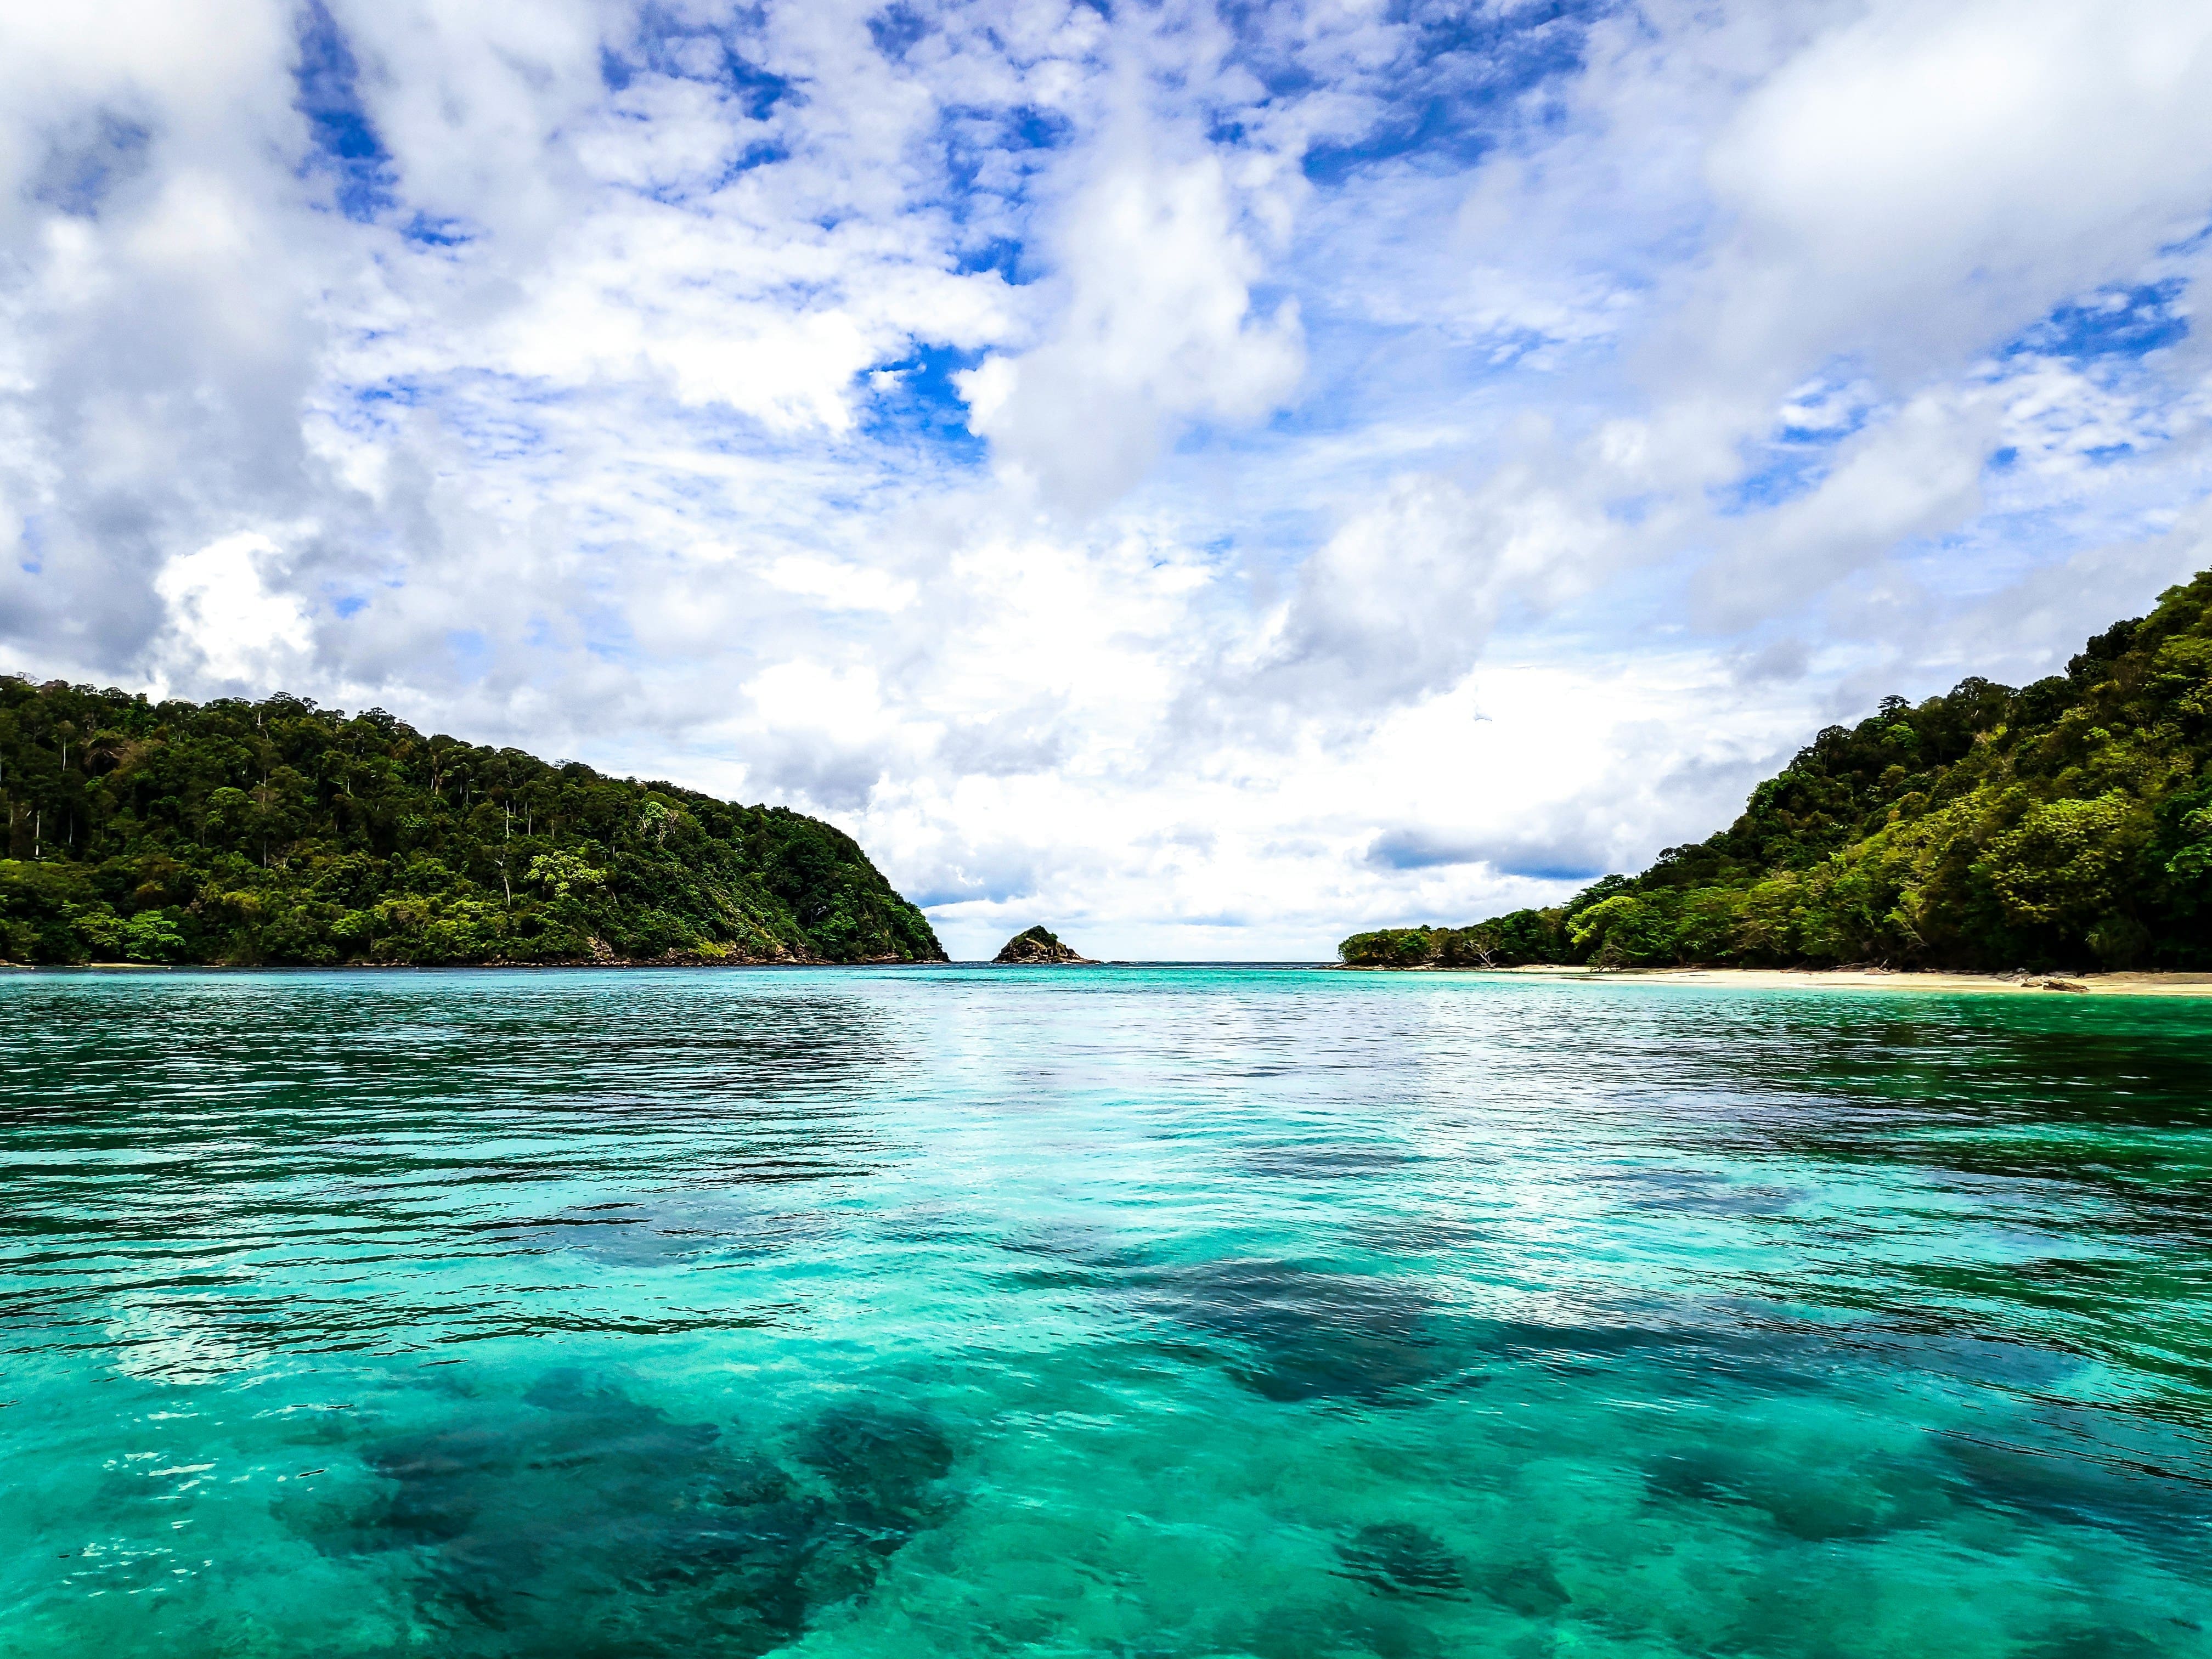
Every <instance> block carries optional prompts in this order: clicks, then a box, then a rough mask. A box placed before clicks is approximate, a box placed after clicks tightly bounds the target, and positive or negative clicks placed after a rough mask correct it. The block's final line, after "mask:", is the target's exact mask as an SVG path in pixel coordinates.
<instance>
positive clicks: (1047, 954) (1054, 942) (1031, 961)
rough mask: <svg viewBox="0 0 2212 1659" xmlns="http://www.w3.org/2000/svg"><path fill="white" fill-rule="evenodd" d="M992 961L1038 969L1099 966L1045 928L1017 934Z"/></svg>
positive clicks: (1034, 928) (1036, 928) (1031, 929)
mask: <svg viewBox="0 0 2212 1659" xmlns="http://www.w3.org/2000/svg"><path fill="white" fill-rule="evenodd" d="M991 960H992V961H993V962H994V963H1006V964H1008V965H1010V966H1013V967H1036V966H1039V965H1048V964H1051V963H1090V965H1091V966H1093V967H1096V966H1097V963H1092V962H1091V958H1090V957H1086V956H1084V955H1081V954H1080V953H1079V952H1078V951H1076V950H1074V948H1073V947H1072V946H1070V945H1062V944H1061V943H1060V939H1058V937H1057V936H1056V935H1054V933H1051V932H1050V931H1049V930H1048V929H1046V928H1043V927H1032V928H1030V930H1029V931H1028V932H1027V933H1017V934H1015V935H1014V936H1013V937H1012V939H1008V940H1007V941H1006V946H1005V948H1004V949H1002V950H1001V951H1000V952H999V954H998V955H997V956H995V957H992V958H991Z"/></svg>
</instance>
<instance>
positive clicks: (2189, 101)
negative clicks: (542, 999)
mask: <svg viewBox="0 0 2212 1659" xmlns="http://www.w3.org/2000/svg"><path fill="white" fill-rule="evenodd" d="M1453 10H1454V9H1453V8H1450V7H1444V8H1441V9H1438V8H1424V9H1414V10H1413V11H1411V12H1408V11H1407V10H1405V9H1397V8H1384V7H1376V6H1345V5H1339V4H1323V3H1318V0H1316V3H1304V0H1292V3H1287V4H1283V5H1275V6H1268V7H1261V8H1251V7H1230V6H1220V5H1217V4H1215V3H1212V0H1168V3H1164V4H1162V5H1158V6H1153V7H1146V8H1117V9H1110V10H1109V9H1102V8H1098V7H1096V6H1093V5H1091V4H1088V3H1078V0H978V3H964V4H962V5H958V6H951V5H938V4H934V3H930V0H916V3H913V4H908V5H902V6H900V7H896V8H893V9H888V10H886V9H884V8H882V7H880V6H879V5H877V4H874V3H872V0H865V3H864V0H807V3H799V0H769V3H765V4H762V5H746V6H736V5H731V4H723V3H720V0H686V3H684V4H682V5H678V6H659V5H655V6H646V5H642V4H635V3H629V0H611V3H604V4H602V3H586V0H550V3H548V4H541V5H533V6H527V7H525V6H520V5H515V4H510V3H504V0H482V3H475V4H471V5H466V6H459V7H456V6H451V5H447V6H431V5H428V4H425V3H421V0H401V3H394V4H380V5H375V6H371V5H368V4H366V3H363V0H320V3H311V4H307V5H301V4H298V3H295V0H243V3H237V4H227V5H222V6H215V5H211V4H205V3H200V0H173V3H165V4H161V5H152V4H142V3H137V0H112V3H109V4H106V5H103V6H100V7H98V8H94V9H90V10H87V9H83V8H78V9H69V8H54V7H48V8H45V9H37V8H17V9H15V11H14V12H12V13H10V14H9V15H8V16H7V17H6V18H5V19H4V20H0V234H4V236H5V240H6V246H7V247H8V249H9V258H8V259H7V260H6V261H5V262H4V263H0V553H4V556H3V557H0V665H4V666H12V667H16V668H20V669H22V670H24V671H30V672H33V673H35V674H39V675H41V676H43V675H46V674H49V673H60V674H66V675H68V676H70V678H92V679H98V680H101V681H103V682H118V683H124V684H140V685H145V686H148V687H149V688H150V687H161V688H163V689H167V690H173V691H176V692H179V693H183V694H187V695H210V694H216V693H234V692H239V691H247V690H273V689H276V688H277V687H279V686H282V687H283V688H284V689H288V690H294V691H295V692H299V693H301V694H304V695H309V696H316V697H318V698H319V699H320V700H321V701H323V702H335V703H342V704H344V705H345V706H348V707H359V706H362V705H364V704H367V703H369V702H381V703H383V704H385V705H386V706H387V707H390V708H394V709H396V710H398V711H400V712H402V713H404V714H408V715H409V716H410V718H414V719H416V720H421V721H422V722H424V723H426V724H428V725H429V726H434V727H435V728H437V729H443V730H448V731H454V732H465V733H467V734H469V735H471V736H475V737H478V738H484V739H487V740H495V741H506V742H519V743H526V744H532V745H534V746H536V747H538V749H540V750H542V751H544V752H548V753H564V754H566V753H577V754H583V755H585V756H586V757H589V758H592V759H593V760H595V761H598V762H600V763H605V764H609V765H611V766H613V767H614V768H615V769H617V770H618V771H622V772H636V773H640V774H650V775H670V776H676V777H680V778H683V779H684V780H686V781H691V782H695V783H696V784H699V785H700V786H702V787H710V788H715V789H719V790H722V791H725V792H729V793H744V794H746V795H747V796H749V797H752V798H759V797H762V796H766V797H769V798H772V799H788V800H790V801H792V802H793V803H794V804H797V805H802V806H805V807H808V808H810V809H811V810H817V811H826V812H829V813H830V814H832V815H833V816H835V817H837V818H838V819H839V821H840V822H842V823H845V824H846V825H847V826H848V828H851V829H854V831H855V832H856V833H858V834H860V836H861V837H862V839H863V840H864V842H866V844H867V845H868V846H869V848H871V849H872V851H873V852H874V853H875V854H877V855H878V857H879V859H880V860H882V861H883V862H884V865H885V866H886V868H887V869H888V870H889V871H890V873H891V874H892V875H893V877H894V878H895V879H897V880H900V881H902V882H905V883H907V884H909V886H911V887H912V888H914V889H915V890H917V891H920V892H921V893H923V894H924V895H925V896H927V897H929V898H930V899H931V901H932V902H933V904H935V905H936V906H937V907H938V908H937V911H936V914H937V915H938V917H939V921H940V924H941V926H942V927H943V928H944V930H945V933H946V936H947V938H948V939H949V941H950V942H951V944H952V945H953V946H954V948H955V950H956V951H987V950H988V949H991V948H995V945H996V944H997V942H998V939H1000V938H1002V937H1003V936H1004V933H1006V932H1008V931H1012V927H1014V926H1020V925H1026V923H1027V922H1029V921H1036V920H1038V919H1039V918H1040V917H1042V918H1044V919H1047V920H1050V921H1054V922H1055V924H1057V923H1059V922H1061V921H1066V922H1067V923H1068V924H1069V925H1070V926H1071V927H1080V929H1081V930H1082V931H1081V932H1080V933H1078V934H1077V935H1076V936H1077V937H1079V938H1080V939H1082V940H1083V942H1084V943H1085V945H1086V948H1090V949H1091V950H1092V951H1093V953H1097V952H1100V951H1109V952H1113V953H1116V954H1125V955H1127V954H1140V955H1175V954H1179V953H1197V954H1209V955H1225V956H1240V955H1243V956H1250V955H1269V954H1286V955H1298V956H1311V955H1315V954H1322V953H1325V952H1326V951H1327V949H1328V946H1329V945H1330V944H1331V943H1332V942H1333V940H1334V939H1335V938H1336V937H1338V936H1340V934H1341V933H1344V932H1346V931H1349V930H1350V929H1351V927H1354V926H1358V925H1364V924H1368V923H1371V922H1376V921H1394V920H1407V919H1427V920H1447V921H1449V920H1466V919H1469V918H1471V917H1473V916H1474V915H1479V914H1481V913H1483V912H1484V911H1485V910H1486V909H1487V908H1497V907H1499V906H1502V905H1506V904H1510V903H1520V902H1539V901H1542V900H1546V899H1548V898H1554V897H1557V896H1559V895H1560V894H1561V893H1563V892H1565V891H1567V890H1571V887H1572V885H1573V884H1574V883H1575V881H1576V880H1577V879H1578V878H1579V876H1580V874H1581V872H1583V871H1584V870H1586V869H1592V868H1596V867H1598V866H1606V867H1627V866H1634V865H1636V864H1637V863H1638V862H1640V861H1641V860H1643V859H1644V858H1645V857H1647V856H1648V855H1649V854H1650V852H1651V851H1652V850H1653V849H1655V848H1657V847H1659V846H1662V845H1665V844H1668V843H1669V842H1675V841H1680V840H1681V839H1683V838H1685V837H1686V836H1691V835H1693V834H1696V833H1699V832H1701V831H1703V830H1706V829H1713V828H1717V827H1718V826H1719V825H1720V824H1721V823H1724V822H1726V821H1727V819H1728V817H1729V816H1731V815H1732V814H1733V812H1734V811H1735V809H1736V807H1737V806H1738V805H1740V803H1741V798H1742V793H1743V791H1744V789H1745V788H1747V787H1748V785H1749V782H1750V781H1752V780H1753V778H1755V777H1756V776H1757V775H1759V771H1760V769H1762V768H1765V767H1768V766H1771V765H1772V764H1773V763H1776V762H1777V761H1778V759H1779V758H1782V757H1786V756H1787V754H1788V753H1789V752H1790V750H1793V749H1794V748H1795V747H1796V744H1797V743H1798V742H1800V741H1802V738H1803V737H1804V736H1805V735H1806V733H1807V732H1809V731H1810V730H1811V729H1812V728H1813V727H1814V726H1817V725H1819V724H1820V723H1821V722H1823V721H1825V720H1828V719H1831V718H1837V717H1843V716H1848V715H1849V714H1852V713H1853V712H1855V711H1857V710H1859V709H1861V708H1863V707H1866V706H1869V705H1870V704H1871V702H1873V700H1874V699H1875V697H1877V696H1880V695H1881V693H1883V692H1885V691H1888V690H1900V691H1903V692H1905V693H1907V694H1910V695H1919V694H1922V693H1924V692H1926V691H1929V690H1939V689H1942V686H1944V685H1946V684H1949V683H1950V681H1951V680H1952V679H1954V678H1957V677H1958V675H1959V674H1960V673H1962V672H1966V671H1976V670H1979V671H1989V672H1993V673H1997V674H1998V675H1999V677H2001V678H2030V677H2032V676H2033V673H2035V672H2038V671H2042V670H2043V669H2045V668H2047V667H2049V666H2050V665H2052V664H2053V663H2055V662H2057V661H2061V660H2063V657H2064V655H2065V654H2066V653H2067V652H2068V651H2069V650H2070V649H2071V648H2073V647H2074V646H2075V644H2077V643H2078V638H2077V636H2078V635H2080V634H2081V633H2083V632H2086V631H2087V629H2089V628H2090V627H2092V626H2093V625H2096V624H2098V623H2101V622H2102V621H2104V620H2106V619H2108V618H2109V617H2111V616H2117V615H2120V614H2134V613H2136V612H2139V611H2141V610H2142V608H2143V607H2144V605H2147V604H2148V602H2149V600H2150V599H2151V597H2152V595H2153V594H2154V592H2155V591H2156V589H2157V588H2158V587H2159V586H2162V585H2163V584H2164V583H2165V582H2166V581H2168V580H2172V579H2174V578H2175V577H2176V576H2177V575H2179V574H2185V573H2186V571H2187V570H2188V569H2189V568H2194V563H2195V562H2199V561H2201V560H2203V558H2204V557H2205V556H2206V553H2205V548H2206V544H2205V541H2204V538H2203V501H2204V500H2205V499H2206V498H2207V493H2208V484H2207V480H2206V477H2205V475H2204V467H2203V454H2204V453H2205V450H2204V440H2205V436H2206V432H2207V412H2208V406H2212V392H2209V391H2208V387H2212V356H2208V347H2207V343H2206V341H2205V338H2204V337H2203V333H2202V331H2200V330H2199V329H2198V328H2197V323H2196V317H2197V308H2198V307H2197V297H2196V296H2197V293H2198V291H2199V287H2200V284H2201V282H2202V279H2203V275H2204V271H2205V267H2206V264H2207V263H2208V261H2212V240H2208V239H2207V238H2206V237H2205V236H2204V235H2203V234H2201V233H2202V231H2203V225H2204V222H2205V219H2206V216H2207V214H2208V212H2212V127H2208V122H2212V115H2208V113H2207V105H2206V100H2203V98H2202V97H2201V96H2198V95H2197V88H2200V87H2201V86H2202V84H2203V82H2204V80H2205V78H2206V72H2207V70H2208V68H2212V58H2208V57H2207V52H2208V49H2212V48H2209V47H2208V42H2212V21H2208V19H2207V16H2206V15H2205V13H2204V10H2203V8H2202V7H2201V6H2197V5H2191V4H2186V3H2180V0H2124V3H2120V4H2117V5H2113V6H2107V7H2098V8H2090V7H2087V6H2085V5H2081V4H2079V3H2075V0H2026V3H2019V4H2007V5H2002V6H2000V5H1997V4H1996V3H1994V0H1989V3H1984V0H1973V3H1971V4H1967V5H1964V6H1952V7H1947V8H1937V9H1930V8H1927V7H1917V6H1911V5H1909V4H1905V3H1903V0H1855V3H1851V4H1848V5H1836V4H1831V3H1826V0H1805V3H1802V4H1799V3H1787V4H1781V5H1772V4H1765V5H1758V6H1753V5H1748V4H1745V5H1735V4H1733V3H1726V4H1721V5H1711V4H1707V3H1705V0H1653V3H1649V4H1646V5H1644V6H1641V7H1638V8H1637V9H1635V10H1634V11H1633V12H1630V11H1628V10H1626V9H1620V8H1613V7H1608V6H1605V5H1596V4H1594V5H1589V6H1583V5H1568V6H1563V7H1545V8H1526V9H1522V8H1515V7H1510V6H1509V7H1488V8H1477V7H1474V6H1469V7H1467V8H1463V9H1461V10H1462V11H1463V13H1464V15H1463V16H1462V17H1460V19H1459V21H1462V22H1471V23H1474V24H1476V25H1479V26H1477V27H1456V26H1454V20H1453V16H1452V15H1451V14H1452V13H1453Z"/></svg>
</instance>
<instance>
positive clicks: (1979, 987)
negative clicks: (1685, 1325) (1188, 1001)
mask: <svg viewBox="0 0 2212 1659" xmlns="http://www.w3.org/2000/svg"><path fill="white" fill-rule="evenodd" d="M1342 971H1343V972H1345V973H1349V974H1468V975H1484V976H1504V975H1512V976H1514V977H1516V978H1522V979H1528V978H1535V979H1549V980H1556V981H1560V982H1562V983H1565V984H1589V985H1595V984H1606V985H1620V984H1644V985H1704V986H1725V985H1733V986H1739V987H1743V988H1745V989H1747V990H1775V991H1784V990H1790V991H1796V990H1804V991H1937V992H1946V993H1958V992H1967V993H1982V994H1995V995H2002V996H2017V995H2020V994H2033V995H2037V996H2050V995H2051V994H2054V993H2056V994H2061V995H2063V994H2067V993H2069V992H2070V993H2071V994H2075V995H2077V996H2079V995H2084V994H2086V995H2089V996H2142V997H2212V974H2060V975H2052V974H2029V975H2016V974H1967V973H1949V972H1939V971H1927V972H1923V971H1917V970H1913V969H1879V968H1877V969H1864V968H1615V969H1595V968H1581V967H1576V966H1572V965H1571V964H1570V965H1561V966H1555V967H1525V968H1431V967H1417V968H1384V967H1368V966H1364V965H1362V966H1358V967H1354V966H1352V965H1351V964H1349V963H1346V964H1344V965H1343V967H1342Z"/></svg>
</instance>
